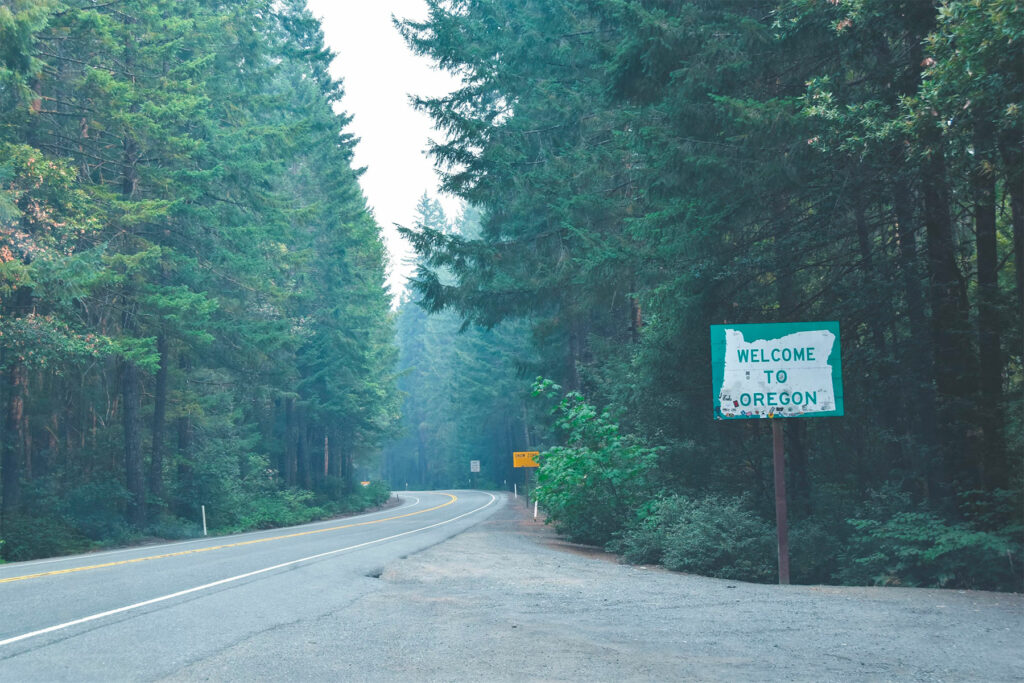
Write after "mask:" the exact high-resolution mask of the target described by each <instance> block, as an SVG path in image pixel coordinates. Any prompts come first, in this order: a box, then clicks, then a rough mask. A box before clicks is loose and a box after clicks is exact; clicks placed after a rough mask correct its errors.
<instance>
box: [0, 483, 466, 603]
mask: <svg viewBox="0 0 1024 683" xmlns="http://www.w3.org/2000/svg"><path fill="white" fill-rule="evenodd" d="M441 495H443V496H448V497H449V498H451V500H449V501H447V502H445V503H441V504H440V505H435V506H434V507H432V508H427V509H426V510H418V511H417V512H407V513H405V514H404V515H395V516H393V517H385V518H384V519H374V520H370V521H369V522H356V523H354V524H342V525H341V526H332V527H330V528H327V529H313V530H311V531H298V532H296V533H294V534H283V535H281V536H271V537H269V538H256V539H253V540H251V541H239V542H237V543H224V544H222V545H212V546H208V547H205V548H193V549H192V550H179V551H178V552H174V553H164V554H162V555H150V556H148V557H136V558H135V559H132V560H118V561H117V562H104V563H103V564H91V565H89V566H86V567H72V568H71V569H55V570H53V571H48V572H39V573H38V574H25V575H23V576H11V577H8V578H6V579H0V583H11V582H13V581H24V580H26V579H38V578H39V577H41V576H56V575H57V574H73V573H75V572H87V571H91V570H93V569H104V568H106V567H117V566H118V565H123V564H135V563H136V562H147V561H149V560H162V559H164V558H167V557H179V556H181V555H194V554H196V553H205V552H208V551H210V550H222V549H224V548H238V547H241V546H243V545H253V544H256V543H267V542H269V541H280V540H283V539H285V538H298V537H299V536H310V535H312V534H322V533H326V532H328V531H338V530H340V529H351V528H352V527H357V526H368V525H370V524H380V523H381V522H390V521H393V520H396V519H402V518H403V517H414V516H416V515H422V514H424V513H426V512H433V511H434V510H440V509H441V508H443V507H446V506H448V505H451V504H452V503H454V502H455V501H456V500H458V498H456V497H455V496H453V495H452V494H450V493H442V494H441Z"/></svg>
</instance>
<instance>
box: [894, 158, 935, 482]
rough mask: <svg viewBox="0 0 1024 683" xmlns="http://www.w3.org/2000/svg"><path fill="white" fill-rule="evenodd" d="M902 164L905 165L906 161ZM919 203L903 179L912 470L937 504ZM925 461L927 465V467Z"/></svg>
mask: <svg viewBox="0 0 1024 683" xmlns="http://www.w3.org/2000/svg"><path fill="white" fill-rule="evenodd" d="M899 163H900V164H901V165H902V164H904V163H906V162H905V160H904V159H903V157H902V155H900V156H899ZM913 205H914V198H913V192H912V191H911V189H910V186H909V185H908V184H907V182H906V181H905V180H904V179H902V178H897V179H896V181H895V182H894V183H893V208H894V211H895V213H896V240H897V242H898V246H899V265H900V274H901V275H902V278H903V295H904V297H905V299H906V311H905V313H906V320H907V326H908V327H909V332H910V337H909V338H908V339H906V340H904V342H903V343H901V344H899V345H898V347H897V348H898V349H899V354H900V359H901V360H900V365H901V366H902V367H903V369H904V372H903V373H902V377H903V381H904V382H905V383H906V384H907V386H909V387H911V390H910V391H908V392H907V397H905V398H904V408H905V410H906V411H907V413H908V417H909V420H908V422H909V428H910V432H911V434H913V435H914V440H915V441H916V442H917V443H919V444H920V445H921V448H912V449H911V467H912V470H913V471H914V472H920V473H921V474H922V475H923V476H924V481H923V482H922V486H921V492H923V494H924V497H925V498H926V499H928V500H931V499H932V498H933V497H934V496H936V495H938V486H939V469H938V467H937V466H936V463H935V462H933V461H932V459H931V458H929V457H927V456H924V457H922V453H931V452H934V449H935V447H936V439H935V426H936V414H935V411H936V406H935V390H934V387H933V385H932V381H931V377H932V365H933V363H934V356H933V351H934V350H933V349H932V346H931V344H930V343H927V342H926V341H925V339H926V338H929V335H927V333H926V330H927V329H928V326H927V319H926V317H925V304H924V295H923V293H922V291H921V271H920V267H919V265H918V255H917V229H918V226H917V223H916V221H915V219H914V210H913ZM922 460H923V461H922Z"/></svg>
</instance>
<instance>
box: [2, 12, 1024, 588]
mask: <svg viewBox="0 0 1024 683" xmlns="http://www.w3.org/2000/svg"><path fill="white" fill-rule="evenodd" d="M426 5H427V7H428V10H429V11H428V14H427V15H426V16H425V18H422V19H416V20H410V19H404V18H402V17H396V19H395V26H396V30H398V31H400V32H401V34H402V36H403V37H404V38H405V40H406V42H407V44H408V46H409V48H410V49H411V50H413V51H414V52H416V53H417V54H419V55H422V56H425V57H428V58H429V59H431V60H433V62H434V63H435V64H436V65H437V66H438V67H439V68H441V69H445V70H447V71H450V72H451V73H453V74H454V75H456V76H457V77H458V78H459V79H460V82H461V87H459V88H457V89H456V90H454V91H453V92H451V93H449V94H447V95H442V96H436V97H427V96H415V93H414V102H415V105H416V106H417V107H418V108H419V109H420V110H421V111H423V112H425V113H427V114H428V115H429V116H430V117H431V118H432V119H433V121H434V123H435V125H436V127H437V128H438V130H439V131H441V133H440V134H439V135H438V136H437V138H436V139H435V141H434V142H433V143H432V146H431V149H430V152H431V154H432V156H433V159H434V161H435V164H436V167H437V169H438V172H439V175H440V177H441V183H442V184H441V190H442V191H444V192H446V193H448V194H450V195H453V196H455V197H458V198H460V199H462V200H463V201H464V203H465V207H466V208H465V209H464V211H463V212H462V213H461V214H460V215H458V216H446V215H444V212H443V211H442V209H441V206H440V204H439V203H438V202H437V201H436V200H435V199H432V198H431V197H430V195H429V194H424V195H423V197H422V199H421V201H420V204H419V207H418V210H417V217H416V219H415V221H414V223H413V224H411V225H409V226H406V227H405V228H403V229H402V232H403V234H404V236H405V237H406V239H408V240H409V241H410V242H411V243H412V245H413V246H414V247H415V250H416V254H417V264H418V266H417V271H416V275H415V277H414V278H413V280H412V282H411V285H410V289H409V291H408V292H406V293H404V294H402V296H401V298H400V300H399V302H398V306H397V309H396V310H393V311H392V310H391V309H390V299H389V294H388V292H387V291H386V289H385V287H384V279H385V268H386V254H385V251H384V248H383V246H382V241H381V237H380V228H379V226H378V225H377V224H376V223H375V220H374V218H373V216H372V214H371V213H370V212H369V211H368V209H367V206H366V201H365V199H364V198H363V196H362V194H361V192H360V189H359V184H358V182H359V174H360V171H359V169H357V168H354V167H353V163H352V150H353V146H354V144H355V141H354V140H353V139H352V137H351V136H350V135H348V134H346V133H345V132H344V130H345V126H346V124H347V123H348V121H349V119H348V117H347V115H346V114H345V113H343V112H344V100H343V94H344V91H343V87H342V83H341V82H339V81H337V80H335V79H334V78H332V77H331V76H330V74H329V72H328V67H329V65H330V62H331V59H332V57H333V55H332V54H331V53H330V51H328V50H327V49H325V47H324V41H323V35H322V32H321V30H320V26H319V24H318V22H317V20H316V19H315V18H314V17H312V16H311V15H310V14H309V12H308V11H307V10H306V8H305V6H304V3H303V2H302V1H301V0H287V1H279V2H264V1H261V0H237V1H236V2H217V1H211V0H184V1H181V2H171V1H169V0H156V1H151V2H142V1H141V0H118V1H117V2H78V3H75V2H62V1H59V0H13V1H8V2H2V3H0V46H2V49H0V411H2V419H3V426H2V429H3V442H2V453H0V456H2V459H0V480H2V490H0V494H2V498H0V503H2V505H0V507H2V514H3V517H2V520H3V527H2V529H0V539H2V546H0V552H2V554H3V557H4V558H6V559H9V560H15V559H25V558H28V557H35V556H41V555H44V554H52V553H54V552H68V551H72V550H76V549H84V548H88V547H94V546H95V544H97V543H108V544H109V543H118V542H127V541H131V540H134V539H138V538H140V537H147V536H156V537H162V538H175V537H185V536H191V535H195V534H196V533H197V525H198V524H199V523H200V517H199V515H200V510H201V508H202V506H205V510H206V513H207V515H208V516H209V518H210V520H211V523H212V524H213V526H214V527H215V528H216V529H217V530H219V531H232V530H239V529H246V528H256V527H263V526H272V525H279V524H287V523H296V522H299V521H304V520H308V519H313V518H317V517H323V516H328V515H332V514H336V513H339V512H343V511H346V510H354V509H360V508H363V507H366V506H368V505H372V504H375V503H379V502H381V501H382V500H384V498H386V497H387V495H388V489H389V488H391V489H395V490H401V489H405V488H411V489H417V488H457V487H474V488H494V489H506V490H507V489H511V488H512V487H513V486H514V485H515V486H521V485H523V484H525V483H527V482H526V480H525V478H524V472H523V470H521V469H514V468H513V467H512V462H511V452H512V451H517V450H538V451H541V456H540V458H539V461H540V467H539V469H538V472H537V473H536V482H530V486H531V489H532V488H533V486H534V485H536V488H535V489H534V490H532V491H531V493H532V494H533V495H535V497H536V499H537V500H538V502H539V504H540V506H541V508H542V509H543V510H544V512H545V515H546V517H547V520H548V521H549V522H550V523H552V524H553V525H554V526H555V528H556V529H557V530H558V531H559V532H561V533H562V534H564V535H565V536H566V537H568V538H569V539H571V540H573V541H576V542H580V543H586V544H592V545H599V546H603V547H606V548H607V549H609V550H611V551H613V552H615V553H618V554H619V555H621V556H622V557H623V558H624V559H626V560H627V561H631V562H638V563H658V564H662V565H664V566H666V567H668V568H670V569H674V570H680V571H687V572H694V573H700V574H704V575H709V576H718V577H723V578H730V579H740V580H752V581H768V582H771V581H774V580H775V571H776V548H775V533H774V532H775V530H774V514H773V495H774V489H773V478H772V436H771V432H772V429H771V424H770V423H771V420H726V421H723V420H716V419H714V411H713V405H712V387H711V384H712V381H711V348H710V343H709V326H711V325H722V324H752V323H779V322H800V321H837V322H838V324H839V329H840V331H841V344H842V348H841V352H842V368H843V384H844V390H845V413H844V415H843V416H842V417H827V418H792V419H788V418H787V419H785V433H786V477H787V482H786V483H787V489H788V492H789V517H790V553H791V567H792V579H793V581H794V582H796V583H845V584H861V585H904V586H936V587H949V588H980V589H996V590H1017V591H1020V590H1024V367H1022V362H1024V322H1022V321H1024V112H1022V108H1024V8H1022V7H1021V6H1020V4H1019V3H1018V2H1016V0H944V1H939V2H936V1H933V0H884V1H883V0H715V1H711V0H427V1H426ZM470 460H479V461H480V462H481V470H480V472H479V473H472V472H470V467H469V462H470ZM364 480H374V483H372V484H371V485H369V486H367V487H363V486H360V485H359V484H360V482H361V481H364Z"/></svg>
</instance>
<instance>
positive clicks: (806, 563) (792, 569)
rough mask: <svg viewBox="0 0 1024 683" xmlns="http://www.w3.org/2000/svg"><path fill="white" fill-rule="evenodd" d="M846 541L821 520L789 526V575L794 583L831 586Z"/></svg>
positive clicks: (806, 521)
mask: <svg viewBox="0 0 1024 683" xmlns="http://www.w3.org/2000/svg"><path fill="white" fill-rule="evenodd" d="M842 549H843V542H842V540H841V539H840V538H839V537H838V536H836V534H835V533H833V531H832V530H831V529H830V528H829V527H828V526H827V525H826V524H825V523H824V522H822V521H821V520H819V519H814V518H812V519H803V520H800V521H797V522H794V523H793V524H791V525H790V527H789V576H790V580H791V582H792V583H803V584H811V583H828V582H829V581H831V580H832V576H833V575H834V574H835V572H836V571H837V570H838V568H839V557H840V555H841V554H842Z"/></svg>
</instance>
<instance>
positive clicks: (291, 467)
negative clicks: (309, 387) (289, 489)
mask: <svg viewBox="0 0 1024 683" xmlns="http://www.w3.org/2000/svg"><path fill="white" fill-rule="evenodd" d="M284 425H285V426H284V461H285V471H284V472H283V474H284V483H285V484H287V485H288V486H295V483H296V478H297V476H298V468H299V462H298V458H297V456H296V442H297V441H298V436H297V433H296V432H297V430H296V428H295V399H293V398H287V399H285V402H284Z"/></svg>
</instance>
